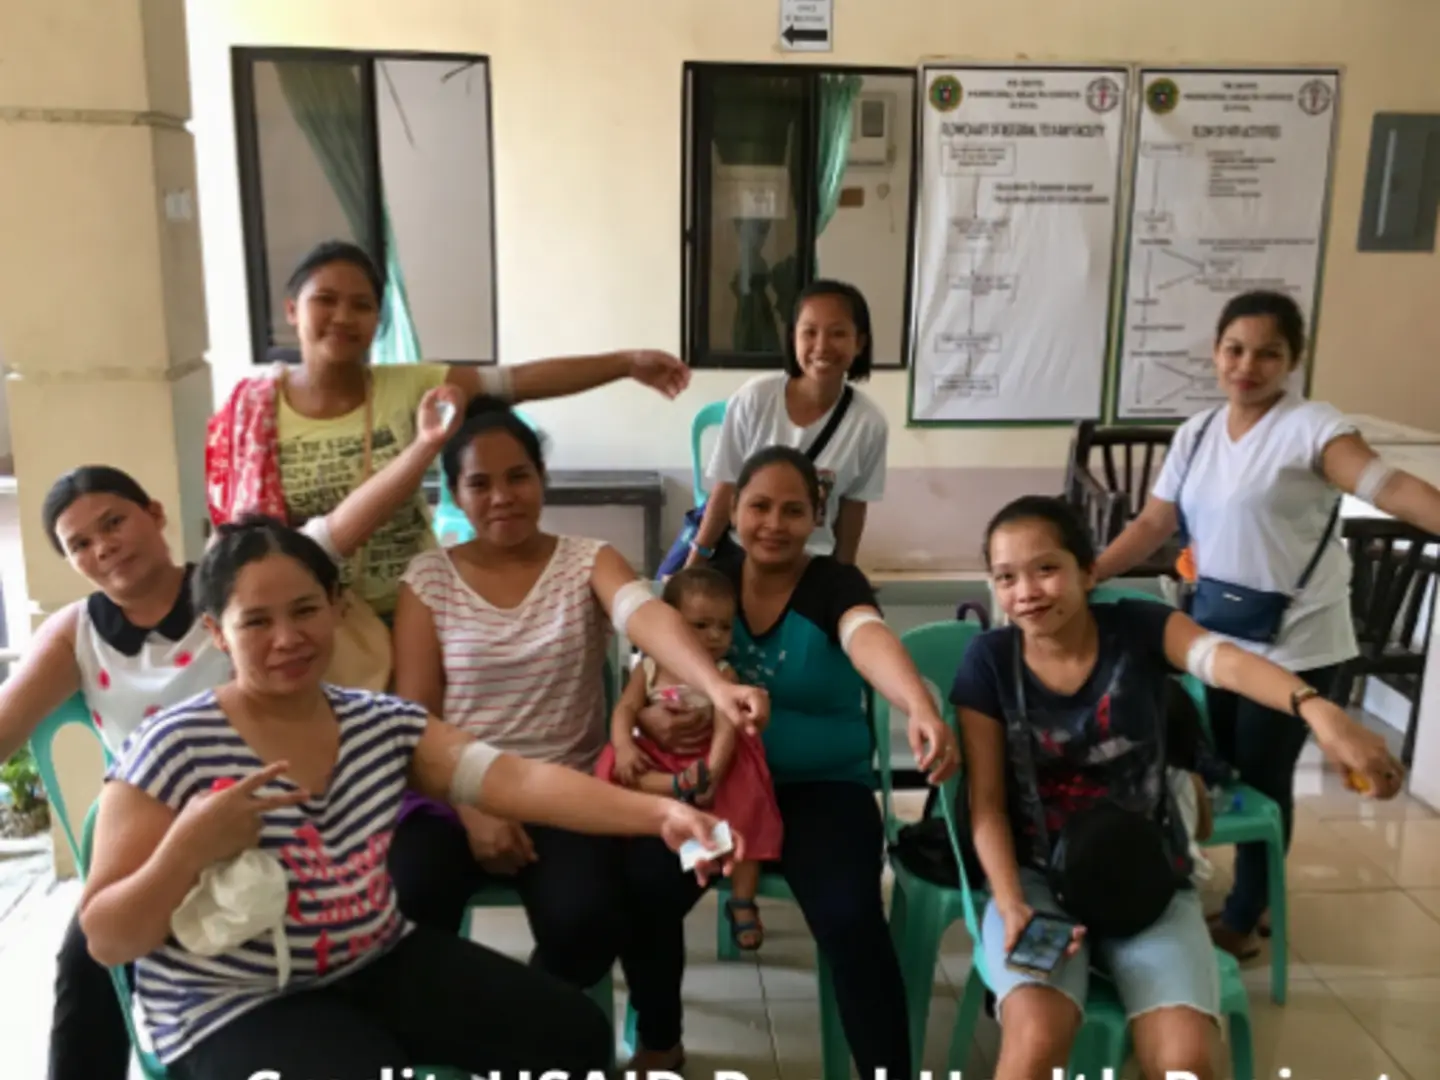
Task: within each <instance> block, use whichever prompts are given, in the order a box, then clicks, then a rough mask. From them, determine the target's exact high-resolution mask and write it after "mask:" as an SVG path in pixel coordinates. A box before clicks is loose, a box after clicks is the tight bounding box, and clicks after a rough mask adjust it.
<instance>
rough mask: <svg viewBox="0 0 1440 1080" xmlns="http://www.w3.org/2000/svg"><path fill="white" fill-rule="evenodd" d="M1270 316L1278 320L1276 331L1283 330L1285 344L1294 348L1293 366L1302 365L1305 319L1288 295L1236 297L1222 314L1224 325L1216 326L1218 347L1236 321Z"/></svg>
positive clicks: (1262, 293) (1258, 293)
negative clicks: (1299, 363) (1300, 363)
mask: <svg viewBox="0 0 1440 1080" xmlns="http://www.w3.org/2000/svg"><path fill="white" fill-rule="evenodd" d="M1266 316H1268V317H1269V318H1271V319H1274V320H1275V328H1276V329H1277V330H1279V331H1280V336H1281V337H1283V338H1284V339H1285V344H1286V345H1289V346H1290V359H1291V361H1292V363H1298V362H1299V360H1300V357H1301V355H1302V354H1303V353H1304V352H1305V316H1304V315H1302V314H1300V306H1299V305H1298V304H1296V303H1295V301H1294V299H1292V298H1291V297H1290V296H1287V295H1286V294H1285V293H1279V292H1270V291H1268V290H1264V289H1262V290H1258V291H1256V292H1247V293H1241V294H1240V295H1239V296H1232V297H1231V298H1230V301H1229V303H1227V304H1226V305H1225V308H1224V310H1223V311H1221V312H1220V322H1219V324H1218V325H1217V326H1216V327H1215V342H1216V344H1217V345H1218V344H1219V342H1220V339H1221V338H1223V337H1224V336H1225V331H1226V330H1229V329H1230V324H1231V323H1233V322H1234V321H1235V320H1236V319H1248V318H1255V317H1266Z"/></svg>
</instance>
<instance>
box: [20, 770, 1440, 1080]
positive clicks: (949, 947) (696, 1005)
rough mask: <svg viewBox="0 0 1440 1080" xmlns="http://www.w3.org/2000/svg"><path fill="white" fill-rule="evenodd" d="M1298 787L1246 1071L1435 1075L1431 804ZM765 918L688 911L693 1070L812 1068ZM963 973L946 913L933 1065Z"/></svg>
mask: <svg viewBox="0 0 1440 1080" xmlns="http://www.w3.org/2000/svg"><path fill="white" fill-rule="evenodd" d="M1298 787H1299V789H1300V790H1301V791H1303V792H1305V794H1304V795H1302V797H1301V800H1300V812H1299V815H1298V827H1297V834H1296V842H1295V845H1294V850H1293V853H1292V855H1291V860H1290V883H1291V885H1290V887H1291V895H1292V903H1291V943H1290V944H1291V976H1290V978H1291V984H1290V1000H1289V1003H1288V1004H1287V1005H1285V1006H1284V1007H1283V1008H1281V1007H1277V1006H1275V1005H1273V1004H1272V1003H1271V1002H1270V999H1269V963H1268V955H1264V956H1262V957H1261V958H1260V959H1259V960H1257V961H1254V962H1252V963H1251V964H1248V965H1246V972H1245V978H1246V982H1247V984H1248V985H1249V986H1250V989H1251V1010H1252V1017H1253V1024H1254V1028H1255V1042H1256V1061H1255V1075H1256V1078H1257V1080H1275V1078H1277V1077H1281V1076H1283V1075H1284V1074H1283V1073H1282V1072H1281V1070H1282V1069H1289V1070H1290V1073H1289V1075H1290V1077H1292V1078H1293V1080H1378V1078H1380V1077H1382V1076H1383V1077H1387V1078H1388V1080H1432V1078H1434V1077H1435V1076H1437V1075H1440V1066H1437V1062H1440V1024H1437V1023H1436V1018H1437V1016H1440V816H1437V815H1435V814H1434V813H1432V812H1431V811H1430V810H1428V809H1427V808H1425V807H1424V806H1422V805H1421V804H1419V803H1416V802H1413V801H1410V800H1405V799H1402V800H1400V801H1397V802H1395V803H1391V804H1379V805H1376V804H1370V803H1366V802H1362V801H1361V800H1359V799H1358V798H1357V797H1355V796H1353V795H1351V794H1349V793H1347V792H1344V791H1343V790H1342V789H1341V788H1340V786H1339V784H1338V783H1336V782H1335V781H1334V780H1333V778H1332V777H1330V776H1329V775H1328V774H1325V773H1323V772H1322V770H1321V768H1320V766H1319V764H1318V757H1317V755H1316V754H1315V752H1314V751H1313V749H1312V750H1311V751H1309V752H1307V757H1306V761H1305V764H1304V765H1303V766H1302V774H1301V777H1300V782H1299V784H1298ZM1212 854H1213V855H1214V856H1215V859H1216V862H1217V865H1218V866H1219V869H1220V874H1219V878H1220V881H1219V882H1217V888H1216V889H1213V890H1210V891H1212V892H1214V893H1215V894H1216V895H1215V896H1213V897H1212V898H1211V905H1212V906H1214V905H1215V904H1218V898H1219V894H1220V891H1221V890H1223V888H1224V886H1225V885H1226V884H1227V883H1228V880H1229V858H1228V854H1229V853H1228V852H1226V851H1223V850H1221V851H1214V852H1212ZM76 893H77V890H76V887H75V885H74V883H73V882H70V883H65V884H62V885H60V886H52V887H51V889H50V891H49V892H48V893H45V890H44V889H42V888H36V889H34V890H32V894H31V895H30V896H28V897H27V899H26V900H25V901H24V902H22V903H21V904H20V906H19V907H18V908H17V909H16V910H15V911H14V912H13V913H12V914H11V915H10V916H9V917H7V918H5V920H4V922H3V923H0V1077H3V1078H4V1080H40V1078H41V1077H43V1076H44V1060H45V1048H46V1043H47V1038H48V1028H49V1017H50V1008H51V997H50V985H51V979H52V963H53V959H52V958H53V955H54V952H55V949H56V947H57V944H58V942H59V939H60V933H61V931H62V929H63V927H64V924H65V920H66V919H67V918H68V917H69V914H70V911H71V910H72V908H73V905H74V902H75V897H76ZM764 915H765V920H766V924H767V929H768V935H769V936H768V940H767V942H766V945H765V948H764V950H763V952H762V954H761V959H760V960H759V961H756V960H753V959H747V960H744V961H741V962H738V963H734V964H722V963H719V962H717V961H716V959H715V901H714V899H713V898H708V899H706V900H705V901H703V902H702V903H701V905H700V906H699V907H698V908H697V909H696V911H695V912H694V913H693V914H692V916H691V917H690V920H689V922H688V923H687V924H686V932H687V939H688V941H689V965H690V966H689V970H688V973H687V976H686V981H685V1002H686V1032H685V1042H686V1046H687V1048H688V1051H689V1057H690V1063H689V1066H688V1067H687V1069H686V1070H685V1071H686V1073H687V1075H688V1076H690V1077H692V1078H699V1077H708V1076H711V1075H712V1074H713V1073H714V1071H715V1070H718V1069H721V1068H725V1069H733V1070H737V1071H740V1072H742V1073H744V1074H745V1075H746V1076H747V1077H748V1078H749V1080H775V1078H778V1080H815V1078H816V1077H818V1076H819V1071H820V1061H819V1051H818V1041H819V1040H818V1033H817V1014H816V1004H815V973H814V952H813V946H812V944H811V942H810V939H809V937H808V935H807V934H806V932H805V929H804V924H803V922H802V921H801V919H800V916H799V913H798V912H797V911H796V910H795V909H794V908H793V907H790V906H788V905H784V904H778V903H775V902H769V903H767V904H766V905H765V908H764ZM479 935H480V936H481V937H482V938H483V939H484V940H485V941H487V942H488V943H489V944H491V945H493V946H494V947H497V948H500V949H502V950H504V951H506V952H510V953H513V954H514V955H517V956H524V955H525V954H527V953H528V951H529V945H530V936H529V932H528V930H527V929H526V925H525V920H524V916H523V914H522V913H521V912H520V911H519V910H514V911H504V910H502V911H495V912H489V913H487V914H486V915H485V917H484V918H483V919H482V920H481V921H480V923H479ZM968 970H969V943H968V940H967V938H966V935H965V931H964V929H963V927H959V926H957V927H955V928H953V929H952V930H951V932H950V933H949V934H948V935H947V936H946V939H945V943H944V949H943V955H942V957H941V962H940V964H939V965H937V968H936V975H935V998H934V1002H933V1004H932V1006H931V1011H930V1017H929V1029H928V1036H927V1046H926V1052H925V1057H924V1060H923V1062H922V1064H923V1066H924V1067H926V1068H930V1069H933V1070H936V1071H937V1075H940V1073H939V1071H940V1070H942V1069H943V1068H944V1064H945V1055H946V1051H947V1048H948V1044H949V1036H950V1026H951V1024H952V1023H953V1022H954V1018H955V1010H956V993H957V987H959V986H962V985H963V980H964V978H965V976H966V973H967V972H968ZM617 974H618V973H617ZM617 993H623V987H620V988H617ZM622 1000H623V999H622ZM617 1015H618V1010H617ZM996 1039H997V1031H996V1029H995V1027H994V1025H993V1024H992V1023H990V1022H989V1021H987V1020H982V1021H981V1023H980V1028H979V1033H978V1037H977V1039H976V1045H975V1046H974V1047H973V1050H972V1053H971V1060H970V1062H969V1065H968V1066H967V1068H966V1070H965V1076H967V1077H976V1078H988V1077H989V1076H990V1075H991V1071H992V1069H993V1067H994V1060H995V1049H996ZM136 1075H137V1076H138V1073H137V1074H136Z"/></svg>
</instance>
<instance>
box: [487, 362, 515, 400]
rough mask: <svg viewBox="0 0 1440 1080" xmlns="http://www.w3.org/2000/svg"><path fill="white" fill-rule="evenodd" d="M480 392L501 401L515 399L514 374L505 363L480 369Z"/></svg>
mask: <svg viewBox="0 0 1440 1080" xmlns="http://www.w3.org/2000/svg"><path fill="white" fill-rule="evenodd" d="M480 392H481V393H482V394H484V395H485V396H486V397H493V398H499V399H500V400H501V401H514V400H515V375H514V373H513V372H512V371H511V370H510V368H509V366H508V365H506V364H494V365H493V366H491V367H482V368H481V369H480Z"/></svg>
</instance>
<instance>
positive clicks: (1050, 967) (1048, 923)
mask: <svg viewBox="0 0 1440 1080" xmlns="http://www.w3.org/2000/svg"><path fill="white" fill-rule="evenodd" d="M1078 925H1079V924H1078V923H1075V922H1072V921H1071V920H1070V919H1066V918H1062V917H1061V916H1059V915H1047V914H1045V913H1044V912H1043V911H1037V912H1036V913H1035V914H1034V915H1032V916H1031V917H1030V921H1029V922H1028V923H1026V924H1025V929H1024V930H1023V931H1021V933H1020V940H1019V941H1017V942H1016V943H1015V948H1013V949H1011V950H1010V955H1009V956H1007V957H1006V958H1005V966H1006V967H1008V968H1010V970H1012V971H1018V972H1021V973H1023V974H1025V975H1030V976H1033V977H1034V978H1037V979H1049V978H1050V977H1051V976H1052V975H1054V974H1055V972H1056V971H1058V970H1059V969H1060V965H1061V964H1063V963H1064V962H1065V953H1066V952H1067V951H1068V950H1069V948H1070V942H1071V941H1073V940H1074V937H1075V928H1076V926H1078Z"/></svg>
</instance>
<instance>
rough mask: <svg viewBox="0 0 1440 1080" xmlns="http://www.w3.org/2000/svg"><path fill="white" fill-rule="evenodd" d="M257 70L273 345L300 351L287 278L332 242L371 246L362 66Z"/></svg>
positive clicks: (268, 65) (281, 63)
mask: <svg viewBox="0 0 1440 1080" xmlns="http://www.w3.org/2000/svg"><path fill="white" fill-rule="evenodd" d="M252 71H253V73H254V85H255V103H254V104H255V128H256V138H257V142H258V156H259V162H258V168H259V173H260V201H261V206H262V208H263V215H264V222H265V235H264V246H265V261H266V266H267V268H268V272H269V283H268V285H269V288H268V292H269V301H270V335H271V339H270V344H271V345H275V346H279V347H282V348H284V347H289V348H294V347H296V346H298V344H299V342H298V341H297V339H296V337H295V332H294V330H293V329H292V328H291V327H290V326H289V325H288V324H287V323H286V321H285V282H286V281H287V280H288V279H289V277H290V273H291V271H292V270H293V269H294V268H295V265H296V264H297V263H298V262H299V261H300V259H301V258H303V257H304V255H305V253H306V252H308V251H309V250H310V249H311V248H312V247H314V246H315V245H316V244H318V243H320V242H321V241H324V240H350V241H353V242H356V243H360V244H361V245H362V246H365V247H367V248H369V247H370V245H369V243H368V236H367V233H368V216H367V215H368V211H367V210H366V204H367V194H366V191H367V183H366V175H367V172H368V160H369V151H368V150H367V149H366V146H367V139H368V136H367V134H366V127H365V108H364V102H363V98H362V95H361V88H360V68H359V66H358V65H356V64H353V63H337V62H332V61H326V60H312V59H304V60H275V61H270V60H266V61H260V62H257V63H256V64H255V65H253V68H252ZM372 250H373V249H372Z"/></svg>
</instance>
